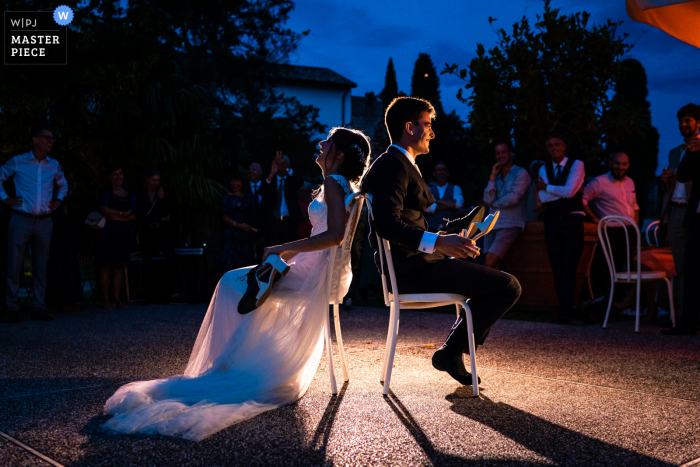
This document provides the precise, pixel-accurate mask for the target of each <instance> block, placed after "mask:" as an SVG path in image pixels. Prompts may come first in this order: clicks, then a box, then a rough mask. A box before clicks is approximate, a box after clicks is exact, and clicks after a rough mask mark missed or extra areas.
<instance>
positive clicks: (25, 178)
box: [0, 128, 68, 322]
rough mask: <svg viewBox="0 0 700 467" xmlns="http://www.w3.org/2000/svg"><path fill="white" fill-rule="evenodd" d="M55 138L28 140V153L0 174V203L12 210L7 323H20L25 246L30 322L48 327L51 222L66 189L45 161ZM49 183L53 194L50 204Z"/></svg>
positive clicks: (42, 134) (43, 133)
mask: <svg viewBox="0 0 700 467" xmlns="http://www.w3.org/2000/svg"><path fill="white" fill-rule="evenodd" d="M54 141H55V138H54V136H53V133H52V132H51V131H50V130H47V129H45V128H42V129H40V130H38V131H35V132H34V134H33V137H32V150H31V151H29V152H28V153H26V154H20V155H19V156H15V157H13V158H12V159H10V160H9V161H8V162H7V164H5V165H4V166H2V169H1V170H0V199H1V200H2V202H3V203H5V204H6V205H8V206H11V207H12V218H11V220H10V226H9V229H8V234H7V236H8V254H7V291H6V300H7V309H8V312H9V320H10V321H11V322H19V304H18V303H17V294H18V292H19V279H20V276H21V274H22V270H23V267H24V255H25V252H26V249H27V244H31V246H32V250H31V251H32V276H33V277H34V293H33V298H32V319H33V320H40V321H51V320H52V319H53V318H52V317H51V316H50V315H48V314H47V313H46V304H45V302H44V294H45V292H46V266H47V263H48V260H49V248H50V246H51V232H52V226H53V224H52V221H51V218H50V217H49V216H50V214H51V213H52V212H53V211H54V210H56V209H57V208H58V207H59V206H60V205H61V201H63V199H64V198H65V197H66V194H67V193H68V185H67V184H66V179H65V177H64V176H63V171H62V170H61V166H60V165H59V163H58V161H56V160H55V159H51V158H50V157H47V154H48V153H49V152H50V151H51V148H52V147H53V143H54ZM11 177H13V178H14V183H15V191H16V196H15V197H14V198H10V197H9V195H8V194H7V193H5V189H4V188H3V186H2V183H4V182H5V181H7V180H8V179H10V178H11ZM54 182H55V184H56V186H57V188H58V194H57V196H56V199H52V197H53V190H54Z"/></svg>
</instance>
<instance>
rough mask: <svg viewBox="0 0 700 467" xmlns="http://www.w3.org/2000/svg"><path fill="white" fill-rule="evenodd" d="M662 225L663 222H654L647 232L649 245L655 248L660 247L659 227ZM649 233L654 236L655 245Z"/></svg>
mask: <svg viewBox="0 0 700 467" xmlns="http://www.w3.org/2000/svg"><path fill="white" fill-rule="evenodd" d="M660 225H661V221H654V222H652V223H651V224H649V226H648V227H647V231H646V236H647V245H654V246H655V247H657V248H658V247H659V226H660ZM649 233H651V235H653V236H654V243H651V237H650V236H649Z"/></svg>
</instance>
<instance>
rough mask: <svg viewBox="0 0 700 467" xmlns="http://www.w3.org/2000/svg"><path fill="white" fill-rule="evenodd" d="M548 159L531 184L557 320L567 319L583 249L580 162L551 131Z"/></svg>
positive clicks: (571, 308)
mask: <svg viewBox="0 0 700 467" xmlns="http://www.w3.org/2000/svg"><path fill="white" fill-rule="evenodd" d="M546 148H547V153H548V154H549V156H550V160H549V161H546V162H545V163H544V165H543V166H542V167H541V168H540V173H539V176H540V179H539V181H538V182H537V183H536V184H535V188H536V189H537V191H538V194H539V199H540V202H541V203H542V206H543V209H544V216H543V217H544V234H545V239H546V242H547V252H548V253H549V262H550V264H551V266H552V273H553V275H554V287H555V289H556V291H557V298H558V299H559V321H560V322H562V323H568V322H570V321H571V312H572V310H573V307H574V295H575V289H576V269H577V267H578V262H579V260H580V259H581V253H582V252H583V218H584V217H585V215H586V213H585V212H584V210H583V190H582V187H583V179H584V177H585V170H584V166H583V162H581V161H579V160H575V159H572V158H569V157H567V156H566V153H567V146H566V140H565V139H564V136H563V135H561V134H558V133H552V134H551V135H549V137H548V138H547V142H546Z"/></svg>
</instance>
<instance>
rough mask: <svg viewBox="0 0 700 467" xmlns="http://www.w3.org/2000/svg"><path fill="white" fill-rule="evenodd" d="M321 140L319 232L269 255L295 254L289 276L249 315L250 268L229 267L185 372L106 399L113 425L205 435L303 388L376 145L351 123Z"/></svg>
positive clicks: (344, 280)
mask: <svg viewBox="0 0 700 467" xmlns="http://www.w3.org/2000/svg"><path fill="white" fill-rule="evenodd" d="M319 146H320V147H321V152H320V153H319V154H318V156H317V158H316V162H317V163H318V165H319V166H320V167H321V169H322V171H323V177H324V182H323V188H322V189H321V191H320V192H319V194H318V196H317V197H316V199H315V200H314V201H313V202H312V203H311V205H310V206H309V218H310V220H311V223H312V225H313V233H312V236H311V237H310V238H307V239H305V240H299V241H296V242H291V243H287V244H284V245H279V246H275V247H272V248H267V249H266V250H265V257H267V256H269V255H272V254H275V255H279V256H280V257H281V258H282V259H283V260H286V261H288V262H289V263H290V266H291V269H290V270H289V272H288V273H287V275H285V276H284V277H281V278H280V279H279V280H278V281H277V282H276V283H275V284H274V289H273V290H272V293H271V294H270V296H269V297H268V298H267V300H266V301H265V302H264V303H263V304H262V305H261V306H260V307H259V308H257V309H255V311H253V312H252V313H249V314H243V315H242V314H240V313H238V311H237V307H238V303H239V301H240V299H241V297H242V295H243V294H244V293H245V291H246V285H247V282H246V274H247V273H248V271H249V270H250V268H242V269H237V270H234V271H230V272H228V273H226V274H225V275H224V276H223V277H222V278H221V280H220V281H219V284H218V286H217V287H216V291H215V292H214V296H213V297H212V299H211V303H210V305H209V309H208V311H207V314H206V316H205V317H204V322H203V323H202V327H201V328H200V330H199V335H198V336H197V341H196V342H195V345H194V349H193V350H192V354H191V355H190V360H189V363H188V364H187V368H186V369H185V373H184V374H183V375H177V376H173V377H170V378H167V379H158V380H154V381H137V382H133V383H129V384H126V385H124V386H122V387H121V388H119V390H117V392H116V393H115V394H114V395H113V396H112V397H111V398H110V399H109V400H108V401H107V403H106V404H105V411H106V412H107V413H110V414H114V417H112V418H111V419H109V420H108V421H107V422H106V423H105V424H104V425H103V428H104V429H105V430H108V431H112V432H116V433H123V434H134V433H145V434H161V435H169V436H178V437H182V438H186V439H190V440H194V441H199V440H202V439H204V438H206V437H208V436H210V435H212V434H214V433H216V432H217V431H219V430H222V429H224V428H226V427H228V426H230V425H233V424H234V423H238V422H241V421H243V420H246V419H248V418H251V417H254V416H256V415H258V414H260V413H262V412H265V411H267V410H271V409H274V408H277V407H281V406H283V405H287V404H291V403H293V402H294V401H296V400H297V399H299V398H300V397H301V396H303V395H304V393H305V392H306V390H307V389H308V387H309V384H310V383H311V380H312V378H313V376H314V374H315V373H316V369H317V368H318V364H319V361H320V358H321V353H322V352H323V344H324V340H323V325H324V318H325V315H324V313H328V303H329V295H328V290H329V288H328V282H327V281H328V280H329V279H328V271H327V265H328V261H329V252H330V250H329V248H330V247H333V246H337V245H339V244H340V243H341V242H342V240H343V234H344V230H345V222H346V217H347V216H346V213H345V196H347V195H349V194H351V193H352V189H351V187H350V183H355V182H357V181H359V179H360V177H361V176H362V174H363V172H364V171H365V170H366V169H367V165H368V163H369V154H370V147H369V142H368V139H367V137H366V136H365V135H364V134H363V133H362V132H360V131H357V130H350V129H346V128H334V129H333V130H331V132H330V134H329V135H328V138H327V139H326V140H324V141H322V142H321V143H320V144H319ZM344 250H345V249H344ZM340 263H341V266H340V269H341V270H340V271H338V270H336V271H334V279H333V286H334V287H335V286H336V284H340V287H341V295H340V296H341V297H342V296H343V295H344V294H345V293H346V292H347V290H348V287H349V285H350V281H351V279H352V276H351V272H350V258H349V255H347V257H345V256H344V257H343V260H342V262H340ZM339 273H340V280H338V274H339Z"/></svg>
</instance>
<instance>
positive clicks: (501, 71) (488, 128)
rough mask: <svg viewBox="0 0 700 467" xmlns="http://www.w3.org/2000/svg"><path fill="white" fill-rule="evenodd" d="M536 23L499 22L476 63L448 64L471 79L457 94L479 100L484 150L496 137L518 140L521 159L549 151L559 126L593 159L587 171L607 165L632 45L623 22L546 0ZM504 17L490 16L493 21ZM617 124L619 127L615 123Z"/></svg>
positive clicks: (475, 116)
mask: <svg viewBox="0 0 700 467" xmlns="http://www.w3.org/2000/svg"><path fill="white" fill-rule="evenodd" d="M536 18H537V21H536V22H534V24H532V23H531V22H530V20H529V19H528V18H527V17H523V18H522V19H521V20H520V22H518V23H515V24H514V25H513V29H512V32H511V33H510V34H509V33H507V32H506V31H505V29H498V30H496V33H497V34H498V42H497V44H496V45H495V46H494V47H493V48H491V49H490V50H488V51H487V50H486V48H485V47H484V46H483V45H482V44H478V45H477V51H476V54H477V56H476V58H474V59H473V60H472V61H471V63H470V64H469V67H468V68H466V69H459V67H458V66H457V65H452V66H447V67H446V68H445V70H444V71H443V73H453V74H455V75H457V76H458V77H460V78H461V79H463V80H464V81H466V82H467V84H466V86H465V88H466V89H468V90H469V92H470V93H471V95H469V96H468V97H463V94H462V91H463V89H460V91H459V92H458V94H457V97H458V98H460V99H461V100H462V101H464V102H467V103H469V104H470V105H471V112H470V114H469V123H471V125H472V129H473V130H474V136H475V138H476V139H477V140H478V141H479V143H480V144H481V146H482V148H483V150H484V151H488V152H491V153H492V151H493V149H492V148H491V147H490V146H491V144H492V143H493V141H494V140H495V139H500V138H507V137H512V138H513V139H514V140H515V146H516V151H517V153H518V160H519V161H521V162H520V164H519V165H522V166H524V167H528V165H529V162H530V161H532V160H533V159H544V158H546V157H547V156H546V151H545V148H544V144H545V138H546V135H547V134H548V133H549V132H551V131H552V130H557V131H560V132H562V133H565V134H567V135H568V137H569V149H570V153H571V154H572V155H574V156H575V157H577V158H580V159H582V160H583V161H584V163H585V164H586V173H587V174H596V172H597V171H599V169H600V167H601V162H602V160H603V159H604V156H605V153H606V148H605V141H606V138H607V137H608V135H611V134H613V133H616V132H618V130H619V127H618V126H615V125H612V124H613V123H614V122H613V121H612V120H611V119H610V118H607V115H608V112H609V111H610V109H611V105H612V102H611V98H610V97H609V93H610V91H612V90H613V86H614V84H615V82H616V80H617V79H618V77H619V74H620V63H621V60H622V58H623V56H624V54H625V53H626V52H627V51H628V50H629V49H630V48H631V46H630V45H628V44H626V43H625V42H624V39H625V37H627V35H626V34H624V35H623V36H619V35H618V34H617V27H618V25H619V23H614V22H612V21H609V20H608V21H607V23H606V24H603V25H592V26H590V25H589V24H588V20H589V18H590V14H589V13H586V12H578V13H574V14H571V15H568V16H567V15H560V13H559V9H555V8H552V7H551V0H545V1H544V13H543V14H539V15H536ZM495 21H496V20H495V19H494V18H489V22H490V23H493V22H495ZM611 125H612V126H611Z"/></svg>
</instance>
